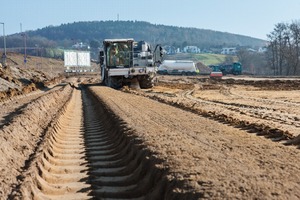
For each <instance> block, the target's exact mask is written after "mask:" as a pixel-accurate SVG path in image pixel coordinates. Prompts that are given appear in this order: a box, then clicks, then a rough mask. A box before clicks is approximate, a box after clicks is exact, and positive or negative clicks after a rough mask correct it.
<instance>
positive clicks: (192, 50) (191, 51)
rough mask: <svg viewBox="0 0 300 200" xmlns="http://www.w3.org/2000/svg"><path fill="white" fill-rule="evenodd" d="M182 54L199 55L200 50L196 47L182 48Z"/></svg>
mask: <svg viewBox="0 0 300 200" xmlns="http://www.w3.org/2000/svg"><path fill="white" fill-rule="evenodd" d="M183 52H184V53H201V50H200V48H198V47H196V46H186V47H184V48H183Z"/></svg>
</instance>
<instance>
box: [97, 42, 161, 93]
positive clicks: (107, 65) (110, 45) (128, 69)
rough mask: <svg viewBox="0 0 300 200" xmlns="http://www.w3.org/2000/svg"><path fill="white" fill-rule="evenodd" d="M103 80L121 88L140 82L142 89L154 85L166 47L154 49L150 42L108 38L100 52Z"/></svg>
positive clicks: (158, 46)
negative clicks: (163, 49) (158, 66)
mask: <svg viewBox="0 0 300 200" xmlns="http://www.w3.org/2000/svg"><path fill="white" fill-rule="evenodd" d="M99 60H100V67H101V80H102V83H103V84H105V85H107V86H109V87H112V88H115V89H119V88H121V87H122V86H123V85H126V84H129V85H130V84H133V83H138V84H139V86H140V88H142V89H145V88H151V87H152V86H153V78H154V77H155V75H156V71H157V65H158V64H159V63H161V62H162V47H161V46H160V45H156V47H155V49H154V51H153V52H152V50H151V47H150V45H149V44H148V43H147V42H144V41H140V42H135V41H134V40H133V39H132V38H129V39H105V40H104V41H103V51H100V55H99Z"/></svg>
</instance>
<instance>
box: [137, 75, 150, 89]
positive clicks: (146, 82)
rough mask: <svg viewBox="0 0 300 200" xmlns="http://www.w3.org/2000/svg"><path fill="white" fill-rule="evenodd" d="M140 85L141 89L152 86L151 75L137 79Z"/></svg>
mask: <svg viewBox="0 0 300 200" xmlns="http://www.w3.org/2000/svg"><path fill="white" fill-rule="evenodd" d="M139 83H140V87H141V88H142V89H148V88H152V87H153V86H154V81H153V77H150V76H143V77H141V78H140V79H139Z"/></svg>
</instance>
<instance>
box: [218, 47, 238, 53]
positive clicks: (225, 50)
mask: <svg viewBox="0 0 300 200" xmlns="http://www.w3.org/2000/svg"><path fill="white" fill-rule="evenodd" d="M221 54H226V55H233V54H236V48H235V47H226V48H222V51H221Z"/></svg>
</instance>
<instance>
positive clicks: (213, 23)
mask: <svg viewBox="0 0 300 200" xmlns="http://www.w3.org/2000/svg"><path fill="white" fill-rule="evenodd" d="M0 6H1V7H0V22H4V23H5V32H6V35H7V34H12V33H18V32H20V29H21V28H20V24H22V30H23V31H26V30H36V29H38V28H43V27H46V26H49V25H54V26H57V25H60V24H62V23H73V22H78V21H100V20H117V19H118V16H119V20H125V21H127V20H138V21H147V22H150V23H153V24H163V25H172V26H180V27H194V28H202V29H210V30H216V31H222V32H229V33H235V34H241V35H247V36H251V37H255V38H260V39H267V37H266V35H267V34H269V33H270V32H271V31H272V30H273V28H274V25H275V24H277V23H279V22H288V23H290V22H292V21H293V20H299V19H300V1H299V0H172V1H167V0H149V1H145V0H0ZM0 35H2V27H1V25H0Z"/></svg>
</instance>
